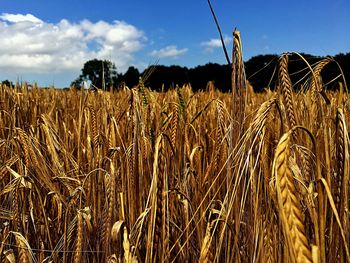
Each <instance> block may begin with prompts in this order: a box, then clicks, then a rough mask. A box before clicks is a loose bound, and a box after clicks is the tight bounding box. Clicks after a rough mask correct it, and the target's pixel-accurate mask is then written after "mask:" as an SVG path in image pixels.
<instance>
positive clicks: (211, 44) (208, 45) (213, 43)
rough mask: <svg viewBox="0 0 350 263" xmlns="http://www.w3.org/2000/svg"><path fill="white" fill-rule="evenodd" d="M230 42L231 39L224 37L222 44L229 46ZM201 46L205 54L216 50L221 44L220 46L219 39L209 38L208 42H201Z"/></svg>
mask: <svg viewBox="0 0 350 263" xmlns="http://www.w3.org/2000/svg"><path fill="white" fill-rule="evenodd" d="M231 41H232V38H230V37H228V36H225V37H224V42H225V44H226V45H227V44H229V43H230V42H231ZM201 46H202V47H204V50H205V51H207V52H213V51H214V49H216V48H221V47H222V44H221V40H220V38H211V39H209V40H208V41H203V42H202V43H201Z"/></svg>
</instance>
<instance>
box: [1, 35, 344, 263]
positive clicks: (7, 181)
mask: <svg viewBox="0 0 350 263" xmlns="http://www.w3.org/2000/svg"><path fill="white" fill-rule="evenodd" d="M234 37H235V41H234V43H235V49H234V50H235V52H234V58H233V67H232V80H233V81H232V82H233V86H232V88H233V92H232V94H225V93H221V92H220V91H217V90H215V88H214V87H213V86H212V84H211V86H210V87H209V88H208V90H206V91H201V92H196V93H194V92H192V90H191V87H190V86H188V85H187V86H184V87H181V88H180V87H177V88H176V89H171V90H169V91H167V92H166V93H158V92H154V91H152V90H151V89H149V88H147V87H145V86H144V85H143V83H142V82H140V85H138V86H137V87H134V88H131V89H129V88H127V87H124V89H122V90H119V91H111V92H101V91H98V92H89V91H84V90H82V91H77V90H74V89H72V90H69V91H63V90H55V89H47V90H45V89H39V88H34V89H31V90H29V89H28V88H27V87H26V86H23V87H16V88H8V87H4V86H2V87H0V100H1V101H0V156H1V158H0V241H1V243H0V259H1V262H6V261H7V262H350V256H349V244H350V218H349V217H350V215H349V197H350V196H349V169H350V168H349V160H350V159H349V133H348V130H347V126H348V125H349V110H350V109H349V100H348V94H347V92H346V90H347V89H346V84H345V83H340V86H339V87H340V89H339V91H337V92H325V91H324V89H323V83H322V79H321V77H320V76H321V75H320V74H321V71H322V68H323V67H324V66H326V65H327V64H328V63H333V60H332V59H330V58H328V59H327V60H324V61H321V62H319V63H318V64H316V65H312V66H310V65H308V64H306V67H309V78H308V79H307V80H306V81H305V83H304V87H306V88H305V89H303V90H301V91H299V92H295V91H293V87H292V83H291V81H290V78H289V72H288V54H287V53H286V54H283V55H282V56H281V58H280V61H279V65H278V77H279V85H278V87H277V89H276V90H275V91H271V90H269V89H268V90H266V91H265V92H263V93H254V91H253V90H252V88H251V87H249V84H247V82H246V80H245V76H244V67H243V62H242V57H241V46H240V45H241V41H240V39H239V33H238V32H236V33H235V35H234ZM246 87H248V88H246ZM343 87H344V88H343Z"/></svg>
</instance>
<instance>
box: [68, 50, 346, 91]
mask: <svg viewBox="0 0 350 263" xmlns="http://www.w3.org/2000/svg"><path fill="white" fill-rule="evenodd" d="M302 56H303V57H304V58H305V59H306V60H307V62H308V63H309V64H310V66H313V65H315V63H317V62H318V61H320V60H322V59H324V58H325V57H320V56H313V55H310V54H302ZM278 58H279V56H278V55H273V54H269V55H258V56H254V57H252V58H250V59H249V60H248V61H246V62H245V73H246V77H247V79H248V81H249V82H250V84H251V85H252V86H253V88H254V89H255V91H258V92H259V91H262V90H263V89H264V88H267V87H269V88H271V89H274V88H275V87H276V85H277V84H278V83H277V74H276V72H277V71H276V69H277V65H278ZM334 60H335V61H336V62H333V63H330V64H328V65H327V66H326V67H325V68H324V70H323V71H322V78H323V82H324V83H326V84H327V89H335V88H337V87H338V81H340V80H341V78H342V77H343V76H342V75H341V70H340V68H341V69H342V72H343V75H344V77H345V79H346V81H347V83H350V53H346V54H343V53H340V54H338V55H336V56H334ZM339 66H340V68H339ZM289 72H290V75H291V79H292V82H293V83H294V84H295V87H294V88H295V89H298V88H300V85H299V84H298V83H300V82H299V80H301V79H304V78H305V77H308V76H310V70H309V68H308V66H307V65H306V63H305V61H304V60H303V59H301V58H300V57H299V56H297V55H295V54H293V55H291V56H290V59H289ZM307 74H309V75H307ZM140 77H142V78H143V80H144V82H145V85H146V86H148V87H150V88H151V89H153V90H158V91H160V90H167V89H169V88H172V87H175V86H176V85H179V86H182V85H184V84H187V83H190V84H191V86H192V89H193V90H195V91H197V90H204V89H205V88H206V85H207V83H208V82H209V81H212V82H213V83H214V85H215V87H216V88H218V89H220V90H222V91H224V92H228V91H229V90H230V88H231V67H230V66H229V65H221V64H217V63H208V64H205V65H200V66H196V67H194V68H187V67H182V66H177V65H172V66H163V65H152V66H149V67H148V68H146V69H145V70H144V71H143V72H139V70H138V69H137V68H135V67H133V66H131V67H129V68H128V70H127V71H126V72H125V73H124V74H120V73H118V72H117V70H116V67H115V65H114V64H113V63H112V62H110V61H107V60H97V59H94V60H90V61H88V62H86V63H85V64H84V67H83V68H82V73H81V75H80V76H79V77H78V78H77V79H76V80H74V81H73V82H72V86H75V87H79V85H81V83H82V81H83V80H89V81H90V82H91V84H92V86H93V87H96V88H105V89H109V88H111V87H112V88H114V89H117V88H118V87H120V86H121V85H127V86H128V87H133V86H135V85H137V84H138V82H139V78H140Z"/></svg>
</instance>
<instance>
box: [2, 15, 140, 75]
mask: <svg viewBox="0 0 350 263" xmlns="http://www.w3.org/2000/svg"><path fill="white" fill-rule="evenodd" d="M0 39H1V41H0V69H6V70H7V71H9V70H11V69H13V71H17V72H18V71H22V72H38V73H44V72H52V71H55V72H63V71H67V70H79V69H81V67H82V65H83V63H84V62H85V61H87V60H89V59H93V58H99V59H111V60H112V61H113V62H115V64H116V66H117V68H118V70H121V71H123V70H125V69H126V68H127V67H128V65H129V64H130V63H132V61H133V58H134V57H133V56H134V54H135V52H137V51H139V50H140V49H141V48H142V47H143V45H144V43H145V41H146V37H145V34H144V33H143V32H142V31H141V30H139V29H138V28H136V27H135V26H133V25H130V24H128V23H126V22H124V21H114V22H112V23H107V22H104V21H98V22H96V23H93V22H91V21H89V20H83V21H81V22H79V23H72V22H70V21H68V20H66V19H62V20H61V21H60V22H58V23H47V22H44V21H42V20H41V19H39V18H37V17H35V16H33V15H32V14H26V15H22V14H7V13H4V14H1V15H0Z"/></svg>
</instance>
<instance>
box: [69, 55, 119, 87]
mask: <svg viewBox="0 0 350 263" xmlns="http://www.w3.org/2000/svg"><path fill="white" fill-rule="evenodd" d="M84 80H88V81H91V84H92V85H93V86H94V87H95V88H99V89H102V88H107V89H109V88H110V87H113V86H114V85H115V83H117V82H118V74H117V69H116V67H115V64H114V63H112V62H111V61H109V60H99V59H92V60H89V61H87V62H85V64H84V66H83V68H82V69H81V74H80V76H79V77H78V78H77V79H75V80H74V81H73V82H72V84H71V86H74V87H80V85H81V83H82V82H83V81H84Z"/></svg>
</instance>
